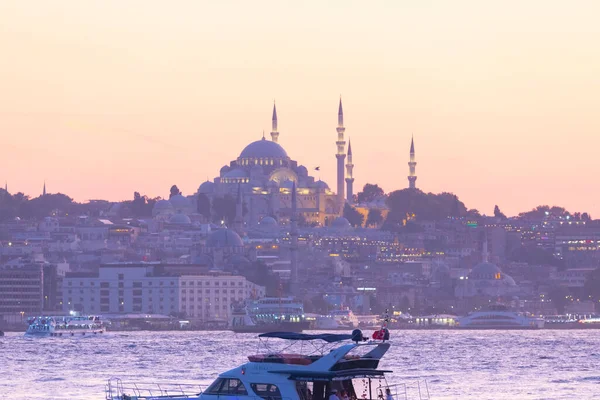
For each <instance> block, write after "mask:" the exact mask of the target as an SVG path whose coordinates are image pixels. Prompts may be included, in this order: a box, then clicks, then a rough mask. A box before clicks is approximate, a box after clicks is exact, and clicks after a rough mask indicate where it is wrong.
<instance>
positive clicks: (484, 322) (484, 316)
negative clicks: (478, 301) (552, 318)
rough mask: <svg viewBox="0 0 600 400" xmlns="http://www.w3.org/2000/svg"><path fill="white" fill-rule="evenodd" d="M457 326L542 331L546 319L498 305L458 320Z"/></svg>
mask: <svg viewBox="0 0 600 400" xmlns="http://www.w3.org/2000/svg"><path fill="white" fill-rule="evenodd" d="M456 326H457V327H458V328H464V329H541V328H543V327H544V318H541V317H535V316H533V315H531V314H528V313H520V312H515V311H510V310H509V309H508V308H507V307H506V306H504V305H501V304H497V305H493V306H490V307H489V308H488V309H487V310H485V311H474V312H471V313H469V314H468V315H467V316H465V317H462V318H458V319H457V320H456Z"/></svg>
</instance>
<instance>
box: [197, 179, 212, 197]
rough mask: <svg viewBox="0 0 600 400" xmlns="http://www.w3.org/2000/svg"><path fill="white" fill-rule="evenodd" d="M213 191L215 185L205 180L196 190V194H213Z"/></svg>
mask: <svg viewBox="0 0 600 400" xmlns="http://www.w3.org/2000/svg"><path fill="white" fill-rule="evenodd" d="M214 191H215V183H214V182H211V181H209V180H207V181H206V182H203V183H202V184H201V185H200V187H199V188H198V193H204V194H208V193H213V192H214Z"/></svg>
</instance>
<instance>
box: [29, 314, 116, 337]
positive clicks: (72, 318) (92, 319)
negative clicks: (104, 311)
mask: <svg viewBox="0 0 600 400" xmlns="http://www.w3.org/2000/svg"><path fill="white" fill-rule="evenodd" d="M28 323H29V326H28V327H27V331H26V332H25V336H54V337H56V336H58V337H60V336H85V335H98V334H102V333H104V332H105V327H104V324H103V323H102V321H101V320H100V317H99V316H96V315H67V316H49V315H44V316H39V317H34V318H30V319H29V320H28Z"/></svg>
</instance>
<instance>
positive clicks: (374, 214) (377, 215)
mask: <svg viewBox="0 0 600 400" xmlns="http://www.w3.org/2000/svg"><path fill="white" fill-rule="evenodd" d="M382 222H383V216H382V215H381V210H378V209H376V208H371V209H370V210H369V214H367V226H371V225H374V226H378V225H379V224H380V223H382Z"/></svg>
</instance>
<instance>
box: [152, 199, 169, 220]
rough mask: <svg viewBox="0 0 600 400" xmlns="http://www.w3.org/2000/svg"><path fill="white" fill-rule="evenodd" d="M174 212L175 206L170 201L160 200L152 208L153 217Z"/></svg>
mask: <svg viewBox="0 0 600 400" xmlns="http://www.w3.org/2000/svg"><path fill="white" fill-rule="evenodd" d="M169 212H173V204H171V202H170V201H169V200H164V199H163V200H158V201H157V202H156V203H155V204H154V207H153V208H152V215H154V216H157V215H159V214H165V213H169Z"/></svg>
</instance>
